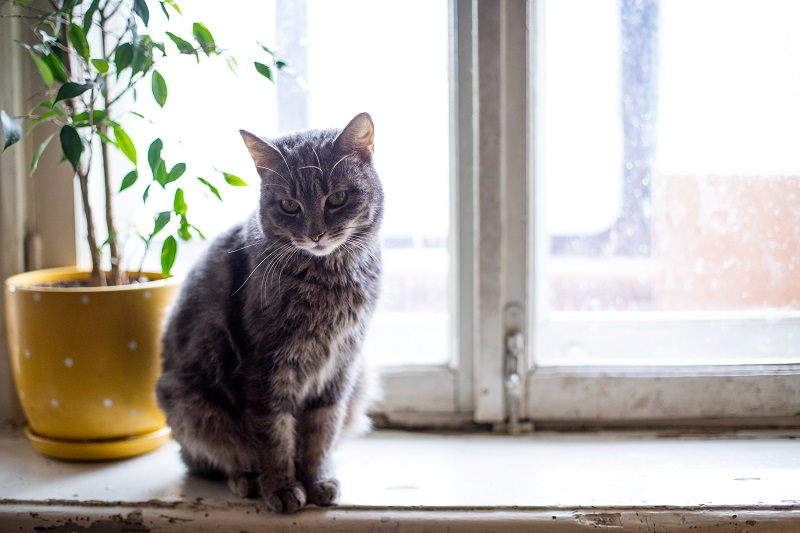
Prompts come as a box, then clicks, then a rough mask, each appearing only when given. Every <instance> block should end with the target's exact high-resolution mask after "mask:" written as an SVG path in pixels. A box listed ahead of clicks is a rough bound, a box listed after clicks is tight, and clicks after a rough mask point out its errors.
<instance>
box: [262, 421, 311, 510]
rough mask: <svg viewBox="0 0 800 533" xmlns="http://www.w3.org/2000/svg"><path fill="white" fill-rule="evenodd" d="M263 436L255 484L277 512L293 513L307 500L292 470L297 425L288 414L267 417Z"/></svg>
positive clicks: (269, 506)
mask: <svg viewBox="0 0 800 533" xmlns="http://www.w3.org/2000/svg"><path fill="white" fill-rule="evenodd" d="M270 418H271V420H269V421H268V422H267V424H268V426H267V427H268V428H269V429H268V431H267V432H266V433H265V434H266V435H267V437H266V438H265V439H264V446H263V452H262V457H261V472H260V473H259V475H258V487H259V489H260V491H261V496H262V497H263V498H264V503H265V504H266V505H267V507H268V508H269V509H270V510H271V511H274V512H276V513H294V512H295V511H298V510H299V509H301V508H302V507H303V506H304V505H305V504H306V499H307V498H306V490H305V487H303V485H302V484H301V483H299V482H298V481H297V477H296V471H295V454H296V434H295V431H296V426H297V422H296V420H295V418H294V416H292V415H291V414H288V413H283V414H279V415H276V416H274V417H270Z"/></svg>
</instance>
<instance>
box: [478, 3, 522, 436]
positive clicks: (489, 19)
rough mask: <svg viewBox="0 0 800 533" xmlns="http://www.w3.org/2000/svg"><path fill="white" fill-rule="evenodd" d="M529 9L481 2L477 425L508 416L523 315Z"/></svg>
mask: <svg viewBox="0 0 800 533" xmlns="http://www.w3.org/2000/svg"><path fill="white" fill-rule="evenodd" d="M526 9H527V6H526V2H525V1H524V0H514V1H506V2H479V3H478V6H477V21H478V28H477V34H478V53H477V56H478V57H477V69H478V90H477V103H476V107H477V109H478V132H479V146H478V148H477V151H478V159H479V162H478V186H477V191H478V195H479V202H478V210H477V215H478V216H477V217H476V224H477V229H476V243H477V245H476V248H477V250H476V251H477V254H476V261H477V269H478V289H477V301H476V312H477V316H476V320H475V333H476V350H477V355H476V365H475V390H476V405H475V419H476V421H478V422H489V423H500V422H503V421H504V420H505V417H506V413H507V402H508V398H507V390H506V386H505V375H504V374H505V369H506V365H505V358H504V352H505V340H504V339H505V335H506V333H507V332H508V331H509V330H523V329H524V324H525V319H524V316H525V314H526V311H525V310H526V308H527V302H526V293H527V290H526V278H527V261H526V257H527V244H526V238H525V236H526V234H527V232H526V209H527V207H526V205H527V197H528V195H527V191H526V179H525V177H526V175H527V170H526V167H527V157H526V154H527V146H528V143H527V134H526V131H527V89H526V87H527V69H526V68H525V66H526V65H527V64H528V61H527V59H526V56H527V47H526V35H527V25H526V20H527V15H526Z"/></svg>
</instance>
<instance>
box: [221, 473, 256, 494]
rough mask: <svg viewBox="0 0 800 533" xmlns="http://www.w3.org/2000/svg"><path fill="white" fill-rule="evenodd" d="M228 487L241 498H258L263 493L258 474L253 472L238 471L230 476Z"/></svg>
mask: <svg viewBox="0 0 800 533" xmlns="http://www.w3.org/2000/svg"><path fill="white" fill-rule="evenodd" d="M228 487H230V489H231V490H232V491H233V493H234V494H236V495H237V496H239V497H240V498H256V497H258V495H259V494H261V488H260V487H259V486H258V475H257V474H254V473H252V472H238V473H236V474H232V475H231V476H230V477H228Z"/></svg>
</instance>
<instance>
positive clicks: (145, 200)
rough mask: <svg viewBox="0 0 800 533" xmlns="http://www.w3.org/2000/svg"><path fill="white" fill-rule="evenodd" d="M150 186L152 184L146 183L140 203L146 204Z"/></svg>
mask: <svg viewBox="0 0 800 533" xmlns="http://www.w3.org/2000/svg"><path fill="white" fill-rule="evenodd" d="M150 185H152V183H148V184H147V187H145V188H144V193H143V194H142V203H145V204H146V203H147V197H148V196H150Z"/></svg>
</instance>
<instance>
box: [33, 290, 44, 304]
mask: <svg viewBox="0 0 800 533" xmlns="http://www.w3.org/2000/svg"><path fill="white" fill-rule="evenodd" d="M41 299H42V293H41V292H34V293H33V301H34V302H39V301H41Z"/></svg>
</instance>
